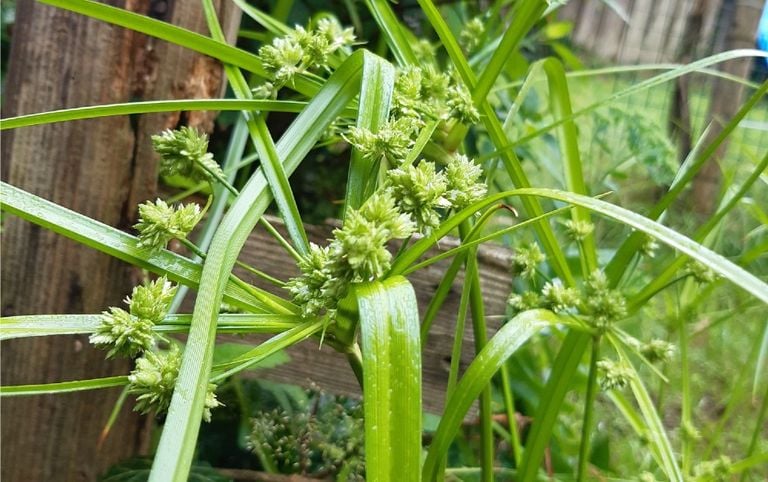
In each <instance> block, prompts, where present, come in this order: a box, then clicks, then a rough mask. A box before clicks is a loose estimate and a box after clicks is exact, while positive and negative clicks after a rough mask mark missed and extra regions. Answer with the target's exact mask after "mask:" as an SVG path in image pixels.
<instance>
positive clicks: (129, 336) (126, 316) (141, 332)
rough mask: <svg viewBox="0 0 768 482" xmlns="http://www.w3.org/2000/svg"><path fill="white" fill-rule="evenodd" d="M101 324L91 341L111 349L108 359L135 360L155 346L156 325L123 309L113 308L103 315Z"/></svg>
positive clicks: (100, 320) (100, 346) (103, 347)
mask: <svg viewBox="0 0 768 482" xmlns="http://www.w3.org/2000/svg"><path fill="white" fill-rule="evenodd" d="M99 322H100V323H99V326H98V327H97V328H96V331H95V332H94V333H93V334H92V335H91V336H90V338H89V341H90V342H91V343H93V344H94V345H96V346H98V347H99V348H102V349H109V351H108V352H107V358H115V357H118V356H123V357H129V358H133V357H135V356H136V355H138V354H139V353H141V352H145V351H147V350H149V349H150V348H151V347H152V345H153V344H154V331H153V327H154V323H152V321H150V320H147V319H143V318H139V317H137V316H133V315H131V314H130V313H128V312H127V311H125V310H123V309H122V308H115V307H111V308H110V309H109V311H105V312H103V313H102V314H101V318H100V319H99Z"/></svg>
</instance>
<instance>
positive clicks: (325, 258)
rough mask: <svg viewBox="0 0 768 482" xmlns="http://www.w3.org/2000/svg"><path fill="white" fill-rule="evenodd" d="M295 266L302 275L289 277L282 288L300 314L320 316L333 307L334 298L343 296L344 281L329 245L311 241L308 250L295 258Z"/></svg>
mask: <svg viewBox="0 0 768 482" xmlns="http://www.w3.org/2000/svg"><path fill="white" fill-rule="evenodd" d="M298 267H299V270H301V273H302V274H301V275H300V276H297V277H295V278H291V279H290V280H289V281H288V283H287V285H286V287H287V288H288V291H290V293H291V295H292V297H293V302H294V303H296V304H297V305H299V306H300V307H301V308H302V313H303V315H304V316H313V315H315V316H317V315H321V314H322V313H323V312H324V311H326V310H330V309H333V308H334V306H335V300H337V299H341V298H343V297H344V296H345V295H346V290H347V280H346V279H343V278H342V277H340V276H339V272H338V268H337V266H336V263H335V261H334V259H333V258H332V257H331V250H330V248H329V247H320V246H318V245H316V244H315V243H311V244H310V246H309V253H307V255H306V256H304V257H303V258H302V259H301V261H299V265H298Z"/></svg>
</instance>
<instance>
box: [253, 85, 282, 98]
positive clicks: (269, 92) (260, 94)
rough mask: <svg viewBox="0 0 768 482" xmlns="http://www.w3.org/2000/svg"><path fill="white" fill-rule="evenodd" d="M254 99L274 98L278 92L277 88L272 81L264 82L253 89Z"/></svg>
mask: <svg viewBox="0 0 768 482" xmlns="http://www.w3.org/2000/svg"><path fill="white" fill-rule="evenodd" d="M251 93H252V94H253V98H254V99H273V98H274V97H275V95H276V93H277V88H276V87H275V84H273V83H272V82H263V83H261V84H259V85H257V86H256V87H254V88H253V89H251Z"/></svg>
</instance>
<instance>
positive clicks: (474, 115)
mask: <svg viewBox="0 0 768 482" xmlns="http://www.w3.org/2000/svg"><path fill="white" fill-rule="evenodd" d="M447 104H448V107H450V108H451V113H450V116H451V117H452V118H454V119H458V120H459V122H461V123H463V124H477V123H478V122H480V112H479V111H478V110H477V107H475V104H474V102H473V101H472V95H471V94H470V93H469V90H467V88H466V87H465V86H464V84H458V83H457V84H454V85H452V86H451V87H450V88H449V89H448V100H447Z"/></svg>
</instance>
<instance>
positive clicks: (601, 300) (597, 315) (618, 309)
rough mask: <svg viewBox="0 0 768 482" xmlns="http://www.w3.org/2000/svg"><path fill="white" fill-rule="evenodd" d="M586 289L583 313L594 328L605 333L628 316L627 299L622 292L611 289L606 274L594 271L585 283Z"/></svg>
mask: <svg viewBox="0 0 768 482" xmlns="http://www.w3.org/2000/svg"><path fill="white" fill-rule="evenodd" d="M584 287H585V290H584V302H583V312H584V313H585V314H586V315H587V321H588V323H589V324H590V325H592V326H593V327H594V328H597V329H598V330H600V331H605V330H607V329H608V328H610V327H611V326H612V325H613V324H614V323H615V322H616V321H618V320H620V319H622V318H624V317H626V316H627V301H626V298H624V295H622V294H621V292H620V291H618V290H612V289H610V288H609V286H608V278H606V276H605V273H603V272H602V271H600V270H596V271H594V272H593V273H592V274H591V275H590V276H589V277H588V278H587V279H586V281H585V282H584Z"/></svg>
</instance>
